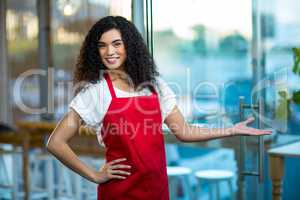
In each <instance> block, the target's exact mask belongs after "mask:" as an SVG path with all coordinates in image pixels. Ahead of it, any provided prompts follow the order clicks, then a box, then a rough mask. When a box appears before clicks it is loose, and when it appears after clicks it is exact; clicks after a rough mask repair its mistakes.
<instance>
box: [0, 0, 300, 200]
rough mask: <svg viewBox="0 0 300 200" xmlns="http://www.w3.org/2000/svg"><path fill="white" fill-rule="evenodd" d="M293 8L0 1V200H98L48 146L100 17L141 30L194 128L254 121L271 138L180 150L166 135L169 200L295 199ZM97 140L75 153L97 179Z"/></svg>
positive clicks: (140, 0)
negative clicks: (85, 43) (81, 52)
mask: <svg viewBox="0 0 300 200" xmlns="http://www.w3.org/2000/svg"><path fill="white" fill-rule="evenodd" d="M299 9H300V2H299V1H297V0H244V1H240V0H225V1H217V0H185V1H180V0H161V1H152V0H87V1H83V0H43V1H42V0H22V1H20V0H0V78H1V79H0V81H1V84H0V95H1V98H0V108H1V112H0V117H1V118H0V122H1V127H0V128H1V129H0V143H1V144H0V180H1V181H0V199H96V185H94V184H93V183H90V182H88V181H86V180H84V179H83V178H81V177H79V176H78V175H76V174H74V173H72V172H71V171H70V170H68V169H66V168H65V167H62V165H61V164H60V163H59V162H58V161H56V160H55V159H54V158H53V156H51V155H49V154H48V153H47V152H46V150H45V147H44V145H45V141H47V138H48V136H49V133H51V131H52V130H53V128H54V127H55V124H56V123H57V121H58V120H59V119H61V118H62V116H63V115H64V114H65V113H66V112H68V104H69V103H70V101H71V99H72V98H73V91H72V76H73V70H74V67H75V63H76V58H77V55H78V54H79V49H80V45H81V43H82V41H83V39H84V37H85V35H86V34H87V32H88V30H89V29H90V27H91V26H92V25H93V24H94V23H95V22H96V21H98V20H99V19H100V18H101V17H104V16H107V15H121V16H124V17H126V18H127V19H128V20H130V21H132V22H133V23H134V24H135V25H136V26H137V28H138V29H139V31H140V32H141V34H142V35H143V37H144V39H145V42H146V43H147V45H148V48H149V50H150V52H151V54H152V55H153V57H154V59H155V61H156V64H157V66H158V69H159V72H160V73H161V76H162V77H163V78H164V79H165V80H166V82H167V83H168V84H169V86H170V87H171V88H172V89H173V91H174V92H175V94H176V97H177V103H178V105H179V107H180V109H181V111H182V112H183V113H184V115H185V117H186V119H187V120H188V121H189V122H190V123H193V124H195V125H199V126H205V127H227V126H231V125H232V124H233V123H236V122H238V121H240V120H242V119H244V118H245V117H247V116H249V115H253V116H255V117H256V122H255V123H254V125H253V126H254V127H260V128H269V129H272V130H273V134H272V135H271V136H266V137H263V138H262V137H260V138H256V137H251V138H250V137H234V138H225V139H218V140H213V141H207V142H199V143H193V144H183V143H179V141H177V140H175V139H174V137H173V136H172V135H170V134H169V133H170V132H169V130H168V129H167V128H166V127H164V131H165V133H166V137H165V142H166V155H167V162H168V163H167V164H168V176H169V190H170V196H171V199H201V200H202V199H241V200H242V199H281V198H282V199H289V200H292V199H300V192H299V191H297V180H299V179H300V172H299V170H297V169H298V168H299V167H300V160H299V156H300V144H299V139H300V84H299V81H300V77H299V76H300V66H299V65H300V49H299V47H300V18H299V16H298V14H297V13H298V10H299ZM85 139H86V141H85ZM83 141H84V142H83ZM94 141H96V138H95V137H91V138H89V137H85V136H84V135H83V136H82V135H81V136H80V138H79V139H78V140H77V141H75V140H74V148H75V149H77V151H78V152H79V153H81V159H82V160H84V161H85V162H86V163H89V165H91V166H94V167H95V168H99V167H100V166H101V164H102V163H103V162H104V160H103V151H104V150H103V147H101V146H100V145H99V144H97V143H96V142H94ZM91 146H92V147H91ZM88 147H89V148H88ZM91 149H92V150H91ZM272 184H274V185H273V187H272Z"/></svg>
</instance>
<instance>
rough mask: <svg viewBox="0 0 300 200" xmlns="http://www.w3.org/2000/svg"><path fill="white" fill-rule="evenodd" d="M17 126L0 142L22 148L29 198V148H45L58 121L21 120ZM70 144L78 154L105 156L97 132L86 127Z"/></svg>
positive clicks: (25, 184)
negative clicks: (15, 129)
mask: <svg viewBox="0 0 300 200" xmlns="http://www.w3.org/2000/svg"><path fill="white" fill-rule="evenodd" d="M17 127H18V131H17V132H9V133H3V134H0V143H2V144H11V145H13V146H20V147H21V148H22V161H23V166H22V171H23V181H24V193H25V196H24V199H25V200H29V191H30V177H29V150H30V149H32V148H40V149H45V145H46V141H47V139H48V137H49V135H50V134H51V133H52V131H53V130H54V128H55V127H56V123H53V122H29V121H19V122H17ZM70 146H71V148H72V149H73V150H74V151H75V153H77V154H78V155H90V156H96V157H104V148H101V147H100V146H99V144H98V141H97V139H96V135H95V133H93V132H91V131H90V130H89V129H86V128H85V127H81V128H80V129H79V131H78V134H76V136H74V137H73V138H72V139H71V141H70Z"/></svg>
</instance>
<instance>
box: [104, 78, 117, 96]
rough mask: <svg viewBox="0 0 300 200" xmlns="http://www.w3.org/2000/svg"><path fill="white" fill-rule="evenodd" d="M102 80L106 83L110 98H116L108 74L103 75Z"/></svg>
mask: <svg viewBox="0 0 300 200" xmlns="http://www.w3.org/2000/svg"><path fill="white" fill-rule="evenodd" d="M104 78H105V80H106V83H107V85H108V89H109V92H110V95H111V97H112V98H117V96H116V93H115V90H114V87H113V85H112V82H111V79H110V77H109V74H108V73H104Z"/></svg>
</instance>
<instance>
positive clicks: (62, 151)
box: [47, 109, 130, 183]
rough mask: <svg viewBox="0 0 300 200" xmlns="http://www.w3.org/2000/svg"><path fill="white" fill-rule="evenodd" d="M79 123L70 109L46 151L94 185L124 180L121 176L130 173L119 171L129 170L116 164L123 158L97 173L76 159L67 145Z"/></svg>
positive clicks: (107, 164)
mask: <svg viewBox="0 0 300 200" xmlns="http://www.w3.org/2000/svg"><path fill="white" fill-rule="evenodd" d="M81 123H82V120H81V118H80V116H79V115H78V114H77V113H76V112H75V111H74V110H73V109H71V111H70V112H69V113H68V114H67V115H66V116H65V117H64V118H63V119H62V120H61V121H60V122H59V123H58V125H57V127H56V128H55V129H54V131H53V133H52V134H51V136H50V138H49V140H48V142H47V149H48V151H49V152H50V153H52V154H53V155H54V156H55V157H56V158H57V159H58V160H60V161H61V162H62V163H63V164H64V165H66V166H67V167H69V168H70V169H72V170H73V171H75V172H77V173H78V174H80V175H81V176H83V177H85V178H86V179H88V180H90V181H92V182H95V183H103V182H106V181H107V180H109V179H112V178H117V179H124V178H125V177H123V176H121V175H129V174H130V173H128V172H126V171H123V170H119V169H122V168H123V169H129V168H130V166H128V165H121V164H118V163H120V162H122V161H124V160H126V159H125V158H120V159H117V160H114V161H111V162H109V163H106V164H104V165H103V166H102V168H101V170H99V171H95V170H94V169H91V168H90V167H88V166H87V165H85V164H84V163H83V162H82V161H81V160H80V159H79V158H78V156H77V155H76V154H75V153H74V152H73V151H72V149H71V148H70V146H69V145H68V141H69V140H70V139H71V138H72V137H73V136H74V135H75V134H76V133H77V132H78V130H79V127H80V125H81Z"/></svg>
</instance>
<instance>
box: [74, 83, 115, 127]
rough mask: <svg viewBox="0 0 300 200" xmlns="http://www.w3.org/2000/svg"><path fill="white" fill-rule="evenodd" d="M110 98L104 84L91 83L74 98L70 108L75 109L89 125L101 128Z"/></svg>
mask: <svg viewBox="0 0 300 200" xmlns="http://www.w3.org/2000/svg"><path fill="white" fill-rule="evenodd" d="M110 100H111V99H108V97H107V94H105V93H104V90H103V86H102V84H99V83H98V84H89V85H88V86H86V87H85V88H83V89H82V90H81V91H80V92H79V93H78V94H77V95H76V96H75V97H74V98H73V100H72V101H71V103H70V104H69V108H72V109H73V110H75V112H77V113H78V114H79V116H80V117H81V118H82V120H83V121H84V122H85V123H86V124H87V125H88V126H90V127H93V128H95V129H99V126H100V124H101V123H102V119H103V117H104V115H105V113H106V111H107V108H108V106H109V102H110Z"/></svg>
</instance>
